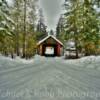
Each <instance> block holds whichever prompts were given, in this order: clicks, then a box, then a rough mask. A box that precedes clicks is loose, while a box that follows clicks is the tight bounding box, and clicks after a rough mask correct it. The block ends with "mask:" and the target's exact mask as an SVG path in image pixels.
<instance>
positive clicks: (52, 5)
mask: <svg viewBox="0 0 100 100" xmlns="http://www.w3.org/2000/svg"><path fill="white" fill-rule="evenodd" d="M64 1H65V0H39V6H40V8H42V9H43V13H44V17H45V21H46V25H47V27H48V29H49V30H50V29H53V30H55V28H56V24H57V22H58V19H59V17H60V14H61V12H62V11H63V6H62V5H63V3H64Z"/></svg>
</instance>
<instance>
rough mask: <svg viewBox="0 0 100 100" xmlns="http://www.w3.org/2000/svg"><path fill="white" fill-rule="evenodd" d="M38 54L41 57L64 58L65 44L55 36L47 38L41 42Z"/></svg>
mask: <svg viewBox="0 0 100 100" xmlns="http://www.w3.org/2000/svg"><path fill="white" fill-rule="evenodd" d="M37 52H38V54H39V55H41V56H53V57H54V56H62V55H63V44H62V43H61V42H60V41H59V40H58V39H57V38H56V37H54V36H51V35H50V36H47V37H46V38H44V39H43V40H41V41H39V43H38V48H37Z"/></svg>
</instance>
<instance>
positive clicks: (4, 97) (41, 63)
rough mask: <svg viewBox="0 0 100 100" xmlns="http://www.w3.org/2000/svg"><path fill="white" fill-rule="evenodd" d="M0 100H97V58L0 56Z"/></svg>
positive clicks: (99, 61)
mask: <svg viewBox="0 0 100 100" xmlns="http://www.w3.org/2000/svg"><path fill="white" fill-rule="evenodd" d="M0 100H100V57H98V59H97V57H87V58H82V59H79V60H67V61H65V60H64V59H62V58H45V57H39V56H36V57H35V58H34V59H32V60H29V61H26V60H21V59H19V58H17V59H15V60H12V59H9V58H5V57H2V56H1V57H0Z"/></svg>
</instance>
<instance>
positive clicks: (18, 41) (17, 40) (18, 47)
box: [0, 0, 47, 58]
mask: <svg viewBox="0 0 100 100" xmlns="http://www.w3.org/2000/svg"><path fill="white" fill-rule="evenodd" d="M37 7H38V6H37V0H14V1H13V5H9V3H8V2H7V1H6V0H0V52H1V53H2V54H3V55H5V56H8V55H11V57H12V58H13V57H14V55H17V56H21V57H22V58H30V57H32V56H34V55H35V53H36V43H37V41H38V40H40V39H41V38H42V37H44V36H46V35H47V32H46V25H45V24H44V21H43V20H44V19H43V13H42V10H41V9H40V10H39V17H38V21H37V22H36V20H37V14H36V12H37Z"/></svg>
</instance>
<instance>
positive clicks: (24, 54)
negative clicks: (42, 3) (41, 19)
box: [22, 0, 26, 58]
mask: <svg viewBox="0 0 100 100" xmlns="http://www.w3.org/2000/svg"><path fill="white" fill-rule="evenodd" d="M25 42H26V0H24V33H23V56H22V57H23V58H25V56H26V53H25V49H26V47H25Z"/></svg>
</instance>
